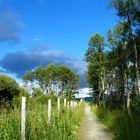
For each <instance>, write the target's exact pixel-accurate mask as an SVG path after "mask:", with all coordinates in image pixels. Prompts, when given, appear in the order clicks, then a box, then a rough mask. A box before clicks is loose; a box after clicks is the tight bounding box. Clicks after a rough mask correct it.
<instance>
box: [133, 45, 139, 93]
mask: <svg viewBox="0 0 140 140" xmlns="http://www.w3.org/2000/svg"><path fill="white" fill-rule="evenodd" d="M134 49H135V71H136V90H137V94H140V78H139V69H138V53H137V47H136V43H134Z"/></svg>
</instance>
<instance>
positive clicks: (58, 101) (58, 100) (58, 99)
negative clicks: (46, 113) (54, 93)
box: [57, 96, 60, 116]
mask: <svg viewBox="0 0 140 140" xmlns="http://www.w3.org/2000/svg"><path fill="white" fill-rule="evenodd" d="M57 103H58V116H59V114H60V96H58V98H57Z"/></svg>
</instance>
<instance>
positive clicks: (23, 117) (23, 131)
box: [21, 97, 26, 140]
mask: <svg viewBox="0 0 140 140" xmlns="http://www.w3.org/2000/svg"><path fill="white" fill-rule="evenodd" d="M25 123H26V97H22V105H21V139H22V140H25Z"/></svg>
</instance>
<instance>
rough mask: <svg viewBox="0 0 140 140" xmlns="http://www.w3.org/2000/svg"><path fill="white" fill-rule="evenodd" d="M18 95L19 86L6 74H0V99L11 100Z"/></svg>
mask: <svg viewBox="0 0 140 140" xmlns="http://www.w3.org/2000/svg"><path fill="white" fill-rule="evenodd" d="M18 95H19V86H18V84H17V83H16V81H15V80H14V79H12V78H10V77H8V76H6V75H2V74H0V101H2V100H3V101H11V100H12V99H13V98H14V96H18Z"/></svg>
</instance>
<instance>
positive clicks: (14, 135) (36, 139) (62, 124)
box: [0, 96, 83, 140]
mask: <svg viewBox="0 0 140 140" xmlns="http://www.w3.org/2000/svg"><path fill="white" fill-rule="evenodd" d="M51 98H52V118H51V122H50V123H48V120H47V119H48V118H47V116H48V115H47V108H48V107H47V101H48V99H49V97H48V96H43V97H38V98H32V99H28V100H27V112H26V140H77V139H78V129H79V123H80V121H81V119H82V116H83V107H82V106H81V107H77V108H75V109H73V110H71V109H70V110H66V109H65V108H63V107H62V106H63V105H61V112H60V115H59V117H58V113H57V102H56V101H57V100H56V99H55V97H51ZM16 102H20V103H21V99H16ZM62 103H63V101H62ZM14 104H15V105H14V106H13V108H5V109H4V108H3V109H2V108H1V109H0V140H20V139H21V134H20V129H21V128H20V127H21V125H20V124H21V106H20V104H16V103H15V101H14Z"/></svg>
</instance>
